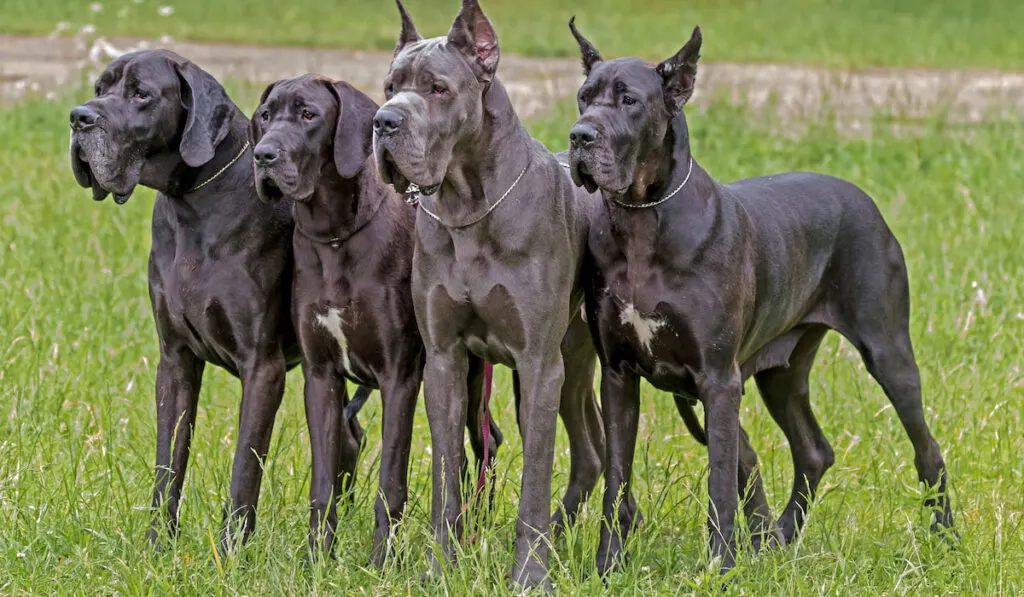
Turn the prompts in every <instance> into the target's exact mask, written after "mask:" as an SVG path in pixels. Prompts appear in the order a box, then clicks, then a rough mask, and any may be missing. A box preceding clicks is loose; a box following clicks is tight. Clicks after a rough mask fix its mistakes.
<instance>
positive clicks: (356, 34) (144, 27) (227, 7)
mask: <svg viewBox="0 0 1024 597" xmlns="http://www.w3.org/2000/svg"><path fill="white" fill-rule="evenodd" d="M97 1H98V3H99V4H100V5H101V6H102V10H101V11H99V12H95V13H94V12H93V11H92V10H91V8H90V5H91V4H92V2H89V1H87V0H4V2H3V8H2V10H0V13H2V14H3V19H2V21H0V30H2V31H5V32H11V33H31V34H45V33H49V32H50V31H53V30H54V28H55V26H56V25H57V23H58V22H64V23H67V24H69V25H70V28H71V30H77V29H78V28H79V27H81V26H82V25H85V24H94V25H96V26H97V28H98V31H99V32H100V33H102V34H103V35H107V36H111V35H129V36H146V37H159V36H161V35H164V34H167V35H171V36H173V37H175V38H180V39H193V40H204V41H223V42H245V43H260V44H285V45H317V46H340V47H348V48H366V49H373V48H375V49H382V50H390V49H392V48H393V47H394V44H395V39H396V37H397V34H398V17H397V14H396V11H395V9H394V7H393V6H392V4H391V1H390V0H374V1H372V2H370V1H367V0H295V1H293V2H280V3H267V2H264V1H263V0H225V1H223V2H211V1H209V0H116V1H111V0H97ZM626 4H627V3H626V2H625V0H484V2H483V6H484V9H485V10H486V11H487V13H488V15H489V16H490V17H491V18H492V20H493V22H494V23H495V26H496V27H497V29H498V33H499V35H500V38H501V44H502V48H503V49H504V50H505V51H509V52H515V53H520V54H530V55H537V56H575V55H577V54H576V53H577V50H576V46H575V42H574V41H573V39H572V37H571V36H570V35H569V32H568V29H567V28H566V22H567V21H568V19H569V17H570V16H571V15H573V14H576V15H578V16H579V24H580V27H581V29H582V30H583V31H584V32H585V33H586V34H587V35H588V36H589V37H590V38H591V39H592V41H594V42H595V43H596V44H597V46H598V48H600V49H602V50H603V51H604V53H605V54H606V55H608V56H620V55H625V54H638V55H642V56H645V57H648V58H664V57H667V56H669V55H671V54H672V53H675V51H676V50H678V48H679V46H680V45H682V44H683V43H684V42H685V41H686V40H687V39H688V35H689V32H690V29H691V28H692V27H693V26H694V25H696V24H700V25H701V26H702V27H704V32H705V37H706V44H705V47H704V52H703V55H704V57H705V58H706V59H708V60H738V61H793V62H803V63H813V64H825V65H830V66H870V65H893V66H942V67H967V66H988V67H997V68H1005V69H1016V68H1022V67H1024V36H1021V35H1020V30H1019V23H1020V22H1021V21H1022V20H1024V3H1021V2H1018V1H1017V0H971V1H969V2H965V1H963V0H901V1H900V2H897V3H893V2H891V1H890V0H847V1H842V0H693V1H691V2H679V1H678V0H645V1H644V2H642V3H639V4H636V6H637V7H638V8H637V9H636V10H623V7H624V6H625V5H626ZM161 6H171V7H172V8H173V14H171V15H170V16H159V15H158V8H159V7H161ZM408 7H409V10H410V11H411V12H412V15H413V18H414V19H415V20H416V23H417V25H418V28H419V30H420V32H422V33H423V34H424V35H427V36H434V35H442V34H444V33H445V32H447V30H448V26H449V25H450V24H451V20H452V18H453V17H454V15H455V13H456V12H457V9H458V2H456V0H443V1H442V0H409V2H408ZM641 7H642V8H641Z"/></svg>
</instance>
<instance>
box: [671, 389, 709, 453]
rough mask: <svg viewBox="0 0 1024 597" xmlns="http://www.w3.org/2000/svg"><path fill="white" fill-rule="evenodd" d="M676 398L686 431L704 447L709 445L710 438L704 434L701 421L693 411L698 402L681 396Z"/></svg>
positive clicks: (677, 395)
mask: <svg viewBox="0 0 1024 597" xmlns="http://www.w3.org/2000/svg"><path fill="white" fill-rule="evenodd" d="M674 397H675V399H676V408H677V409H678V410H679V414H680V415H681V416H682V417H683V423H685V424H686V429H687V430H689V432H690V434H691V435H693V439H695V440H697V441H698V442H700V444H701V445H703V446H706V445H708V436H707V434H706V433H705V432H704V427H702V426H701V424H700V419H698V418H697V412H696V411H695V410H693V405H694V404H696V401H695V400H693V399H691V398H687V397H685V396H680V395H679V394H675V395H674Z"/></svg>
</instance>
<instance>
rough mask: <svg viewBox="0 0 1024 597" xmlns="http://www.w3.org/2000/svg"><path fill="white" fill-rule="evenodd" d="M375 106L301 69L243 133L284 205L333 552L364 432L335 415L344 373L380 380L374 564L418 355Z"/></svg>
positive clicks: (473, 392)
mask: <svg viewBox="0 0 1024 597" xmlns="http://www.w3.org/2000/svg"><path fill="white" fill-rule="evenodd" d="M376 111H377V105H376V104H375V103H374V102H373V101H372V100H371V99H370V98H369V97H367V96H366V95H364V94H363V93H361V92H359V91H358V90H356V89H354V88H352V87H351V86H349V85H348V84H347V83H341V82H335V81H330V80H326V79H323V78H321V77H318V76H316V75H303V76H300V77H296V78H293V79H287V80H284V81H278V82H277V83H274V84H272V85H270V86H269V87H267V88H266V90H265V91H264V92H263V96H262V97H261V98H260V105H259V107H258V108H257V109H256V112H255V114H254V116H253V119H252V136H253V143H254V144H255V149H254V150H253V161H254V167H255V174H256V188H257V190H258V192H259V196H260V197H261V198H262V199H264V200H265V201H267V202H271V203H273V202H276V201H278V200H280V199H282V198H287V199H289V200H292V201H294V203H293V206H294V207H293V212H294V217H295V240H294V254H295V281H294V287H293V293H292V319H293V321H294V322H295V326H296V329H297V330H298V332H299V340H300V343H301V346H302V352H303V357H304V359H303V373H304V375H305V379H306V387H305V396H306V420H307V422H308V424H309V435H310V443H311V445H312V449H313V480H312V483H311V484H310V489H309V495H310V502H311V512H310V534H309V542H310V548H311V549H317V548H319V549H322V550H324V551H325V552H327V553H329V552H330V551H331V548H332V546H333V544H334V532H335V529H336V527H337V507H336V499H337V498H338V497H339V496H340V495H342V494H343V493H344V492H345V489H346V484H347V483H348V479H350V478H351V477H353V476H354V475H355V470H356V464H357V458H358V453H359V446H360V436H361V432H360V431H359V430H358V428H357V427H351V426H350V424H351V422H346V421H345V418H346V417H345V414H344V412H343V410H344V409H345V407H346V402H347V396H346V392H345V379H346V378H347V379H350V380H352V381H354V382H357V383H359V384H361V385H363V386H367V387H375V388H379V389H380V390H381V399H382V402H383V406H384V416H383V440H382V448H381V463H380V492H379V494H378V497H377V502H376V505H375V506H374V511H375V514H376V523H375V533H374V540H373V556H372V560H373V562H374V563H375V564H378V565H380V564H383V562H384V559H385V557H386V556H387V554H388V553H389V551H390V549H389V539H390V537H391V529H392V525H393V524H394V523H395V522H396V521H397V520H398V519H399V518H400V517H401V515H402V512H403V510H404V508H405V503H406V500H407V498H408V469H409V449H410V443H411V440H412V423H413V415H414V413H415V410H416V398H417V395H418V393H419V388H420V380H421V378H422V376H423V364H424V349H423V341H422V339H421V338H420V334H419V329H418V328H417V325H416V318H415V315H414V312H413V305H412V293H411V290H410V276H411V272H412V254H413V234H414V231H413V226H414V224H415V219H416V210H415V209H414V208H412V207H410V206H408V205H406V203H405V201H404V199H403V197H402V196H401V195H399V194H397V193H396V192H394V191H393V190H392V189H391V187H390V186H388V185H385V184H384V183H382V182H381V181H380V180H379V179H378V177H377V172H376V169H375V168H374V167H373V161H372V159H370V154H371V144H372V137H373V115H374V113H375V112H376ZM485 367H489V365H483V366H477V367H475V368H473V370H471V371H470V372H469V376H468V379H467V383H468V385H469V387H470V392H469V395H470V396H471V397H472V405H471V407H470V409H469V413H468V420H467V421H466V424H467V425H468V427H469V431H470V439H471V443H472V445H473V449H474V451H475V452H476V456H477V461H478V463H482V462H483V460H484V437H483V432H482V427H483V421H482V417H483V416H484V410H485V408H484V405H483V403H482V402H483V401H482V400H481V397H482V392H487V391H489V387H488V388H485V387H484V377H485V375H484V370H485V369H484V368H485ZM487 420H488V421H491V419H490V417H489V416H488V417H487ZM489 433H490V437H489V438H487V439H488V441H487V444H488V445H487V454H486V459H487V460H488V461H490V460H493V458H494V456H495V454H496V452H497V448H498V445H499V444H500V443H501V440H502V438H501V433H500V431H499V429H498V427H497V425H495V424H494V423H493V422H490V424H489ZM324 526H325V527H326V528H323V527H324Z"/></svg>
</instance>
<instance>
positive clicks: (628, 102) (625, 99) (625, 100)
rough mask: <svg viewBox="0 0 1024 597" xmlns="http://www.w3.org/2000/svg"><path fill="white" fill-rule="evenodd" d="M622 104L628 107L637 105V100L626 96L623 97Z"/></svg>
mask: <svg viewBox="0 0 1024 597" xmlns="http://www.w3.org/2000/svg"><path fill="white" fill-rule="evenodd" d="M622 103H624V104H626V105H627V106H632V105H635V104H636V98H635V97H633V96H631V95H624V96H622Z"/></svg>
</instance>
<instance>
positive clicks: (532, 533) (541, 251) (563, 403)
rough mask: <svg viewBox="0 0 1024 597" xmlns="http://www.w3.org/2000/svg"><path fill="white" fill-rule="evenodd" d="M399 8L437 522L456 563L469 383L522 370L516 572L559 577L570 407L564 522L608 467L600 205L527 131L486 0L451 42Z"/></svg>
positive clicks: (395, 106) (399, 156) (403, 144)
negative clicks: (560, 495) (560, 458)
mask: <svg viewBox="0 0 1024 597" xmlns="http://www.w3.org/2000/svg"><path fill="white" fill-rule="evenodd" d="M399 10H400V12H401V15H402V32H401V36H400V37H399V41H398V46H397V47H396V49H395V57H394V60H393V61H392V63H391V68H390V71H389V72H388V75H387V77H386V79H385V81H384V91H385V95H386V96H387V98H388V101H387V103H385V104H384V106H382V107H381V109H380V110H379V111H378V112H377V114H376V116H375V117H374V122H373V124H374V152H375V156H376V160H377V167H378V169H379V170H380V173H381V176H382V178H383V179H384V180H385V181H386V182H389V183H391V184H393V185H394V186H395V187H396V188H397V189H398V190H399V191H405V190H406V189H407V188H408V187H409V186H410V183H413V184H415V185H416V186H417V187H418V188H419V189H420V191H421V192H422V195H423V197H422V198H421V200H420V209H419V211H418V214H417V218H416V241H415V250H414V255H413V267H412V295H413V303H414V305H415V308H416V318H417V321H418V323H419V328H420V333H421V334H422V336H423V340H424V343H425V345H426V368H425V370H424V375H423V379H424V390H425V400H426V407H427V417H428V421H429V423H430V435H431V440H432V444H433V446H432V447H433V480H434V482H433V502H432V504H431V523H432V526H433V528H434V533H435V537H436V539H437V541H438V542H439V543H440V546H441V551H442V554H443V556H442V557H444V558H446V559H448V560H452V559H454V556H455V544H454V542H455V541H457V540H458V538H459V537H460V536H461V532H462V521H461V518H460V511H459V495H460V485H459V483H460V478H459V474H458V472H459V468H460V458H461V438H462V435H461V428H462V424H463V421H465V419H466V408H467V403H468V396H467V393H466V384H465V379H466V376H467V375H468V374H469V372H470V371H472V370H473V369H474V368H478V367H479V362H480V361H481V360H486V361H488V362H492V363H501V364H503V365H506V366H508V367H512V368H514V369H515V370H516V373H515V377H514V380H515V386H516V388H517V390H518V391H517V396H519V397H520V398H519V400H518V415H519V417H518V420H519V424H520V428H521V430H522V435H523V461H524V463H523V478H522V494H521V501H520V504H519V518H518V524H517V526H516V555H515V567H514V569H513V580H514V582H516V583H517V584H519V585H523V586H538V585H543V586H545V587H547V588H549V587H550V581H549V580H548V578H547V555H548V548H549V543H550V527H551V523H552V519H551V497H550V496H551V474H552V466H553V459H554V439H555V426H556V418H557V417H556V415H557V414H558V413H559V412H561V414H562V421H563V422H564V423H565V425H566V429H567V431H568V434H569V439H570V450H571V457H572V469H571V472H570V480H569V487H568V489H567V490H566V494H565V497H564V499H563V502H562V504H563V512H564V513H565V514H566V516H567V517H568V519H567V520H566V521H565V523H567V524H569V523H571V522H572V517H573V516H574V515H575V514H576V511H577V509H578V508H579V506H580V504H582V503H583V501H584V500H585V499H586V496H587V495H588V493H589V492H590V491H591V489H592V488H593V486H594V484H595V483H596V481H597V478H598V476H599V475H600V473H601V470H602V455H603V435H602V433H601V417H600V411H599V410H598V408H597V403H596V400H595V398H594V395H593V375H594V366H595V361H596V359H595V354H594V350H593V346H592V343H591V340H590V338H589V334H588V333H587V329H586V325H585V324H584V323H583V321H582V319H581V317H580V305H581V303H582V300H583V293H582V287H581V280H580V275H581V264H582V262H583V256H584V251H585V249H586V239H587V230H588V227H589V217H590V214H589V212H590V210H591V209H592V207H593V206H594V205H595V204H596V202H597V201H598V200H597V198H595V197H590V196H588V194H586V193H582V192H577V191H576V189H574V188H573V186H572V181H571V180H569V177H568V176H566V174H565V172H564V171H563V168H562V167H561V165H559V163H558V161H557V160H556V159H555V157H554V156H553V155H552V154H551V153H550V152H549V151H548V150H547V149H546V148H545V147H544V146H543V145H542V144H541V143H540V142H538V141H536V140H534V139H532V138H531V137H530V136H529V134H528V133H527V132H526V129H524V128H523V125H522V123H521V122H520V121H519V118H518V116H516V114H515V111H514V110H513V108H512V103H511V102H510V101H509V97H508V94H507V93H506V91H505V89H504V87H502V85H501V83H500V82H499V81H498V79H497V78H496V77H495V71H496V70H497V67H498V54H499V52H498V40H497V36H496V34H495V32H494V29H493V28H492V27H491V24H490V22H489V21H488V20H487V17H486V16H484V13H483V11H482V10H481V9H480V6H479V5H478V3H477V2H476V0H464V2H463V4H462V9H461V11H460V12H459V15H458V16H457V17H456V19H455V22H454V23H453V24H452V27H451V30H450V31H449V33H448V36H447V37H439V38H434V39H427V40H424V39H423V38H422V37H420V35H419V34H418V33H417V32H416V29H415V27H414V26H413V24H412V21H411V20H410V19H409V16H408V14H407V13H406V12H405V10H404V9H403V8H402V6H401V4H400V3H399ZM555 522H556V524H561V521H560V520H559V519H557V518H556V521H555ZM438 564H439V562H437V561H436V560H435V561H434V562H433V567H434V568H435V569H436V568H437V566H438Z"/></svg>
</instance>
